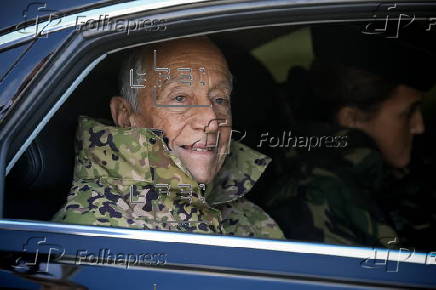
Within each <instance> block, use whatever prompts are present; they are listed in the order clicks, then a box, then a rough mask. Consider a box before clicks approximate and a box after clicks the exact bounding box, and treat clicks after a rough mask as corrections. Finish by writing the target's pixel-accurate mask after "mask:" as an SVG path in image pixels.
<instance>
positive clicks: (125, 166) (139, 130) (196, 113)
mask: <svg viewBox="0 0 436 290" xmlns="http://www.w3.org/2000/svg"><path fill="white" fill-rule="evenodd" d="M138 76H139V77H138ZM120 80H121V87H122V89H121V92H122V95H123V96H122V97H113V98H112V100H111V103H110V108H111V112H112V118H113V121H114V123H115V125H116V126H115V127H113V126H110V125H106V124H103V123H100V122H98V121H96V120H93V119H90V118H87V117H81V118H80V120H79V128H78V133H77V144H76V145H77V146H76V151H77V156H76V166H75V174H74V180H73V186H72V190H71V192H70V194H69V195H68V200H67V203H66V205H65V206H64V208H62V209H61V210H60V211H59V212H58V213H57V214H56V216H55V217H54V220H55V221H58V222H65V223H75V224H88V225H106V226H118V227H129V228H136V229H138V228H139V229H160V230H175V231H186V232H196V233H210V234H226V235H240V236H256V237H266V238H283V234H282V232H281V230H280V229H279V228H278V226H277V225H276V223H275V222H274V221H273V220H272V219H271V218H270V217H269V216H268V215H267V214H266V213H265V212H264V211H263V210H262V209H261V208H259V207H258V206H256V205H254V204H253V203H251V202H249V201H248V200H247V199H245V198H244V195H245V194H246V193H247V192H248V191H249V190H250V189H251V188H252V187H253V185H254V183H255V182H256V180H257V179H258V178H260V176H261V174H262V172H263V171H264V170H265V168H266V166H267V165H268V163H269V162H270V158H268V157H267V156H264V155H262V154H260V153H258V152H255V151H253V150H251V149H250V148H248V147H246V146H244V145H242V144H240V143H237V142H234V141H232V142H230V140H231V120H232V118H231V110H230V93H231V90H232V85H231V74H230V72H229V70H228V67H227V63H226V60H225V58H224V56H223V55H222V53H221V52H220V50H219V49H218V48H217V47H216V46H215V45H214V44H212V43H211V42H210V41H209V40H208V39H207V38H189V39H179V40H173V41H170V42H166V43H163V44H155V45H152V46H148V47H145V48H139V49H136V50H135V51H134V52H133V53H132V55H131V56H130V58H129V60H128V61H127V62H126V63H125V64H124V66H123V68H122V71H121V77H120ZM152 128H153V129H152Z"/></svg>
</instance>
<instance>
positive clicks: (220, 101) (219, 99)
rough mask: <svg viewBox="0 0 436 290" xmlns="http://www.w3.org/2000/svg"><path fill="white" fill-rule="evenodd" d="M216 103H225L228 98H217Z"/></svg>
mask: <svg viewBox="0 0 436 290" xmlns="http://www.w3.org/2000/svg"><path fill="white" fill-rule="evenodd" d="M215 103H217V104H218V105H224V104H226V103H227V99H226V98H215Z"/></svg>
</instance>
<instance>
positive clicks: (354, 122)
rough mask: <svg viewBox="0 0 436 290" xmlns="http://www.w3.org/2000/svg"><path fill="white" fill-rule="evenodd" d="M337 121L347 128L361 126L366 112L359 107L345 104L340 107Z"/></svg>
mask: <svg viewBox="0 0 436 290" xmlns="http://www.w3.org/2000/svg"><path fill="white" fill-rule="evenodd" d="M336 118H337V122H338V123H339V125H341V126H342V127H345V128H361V125H362V124H361V123H362V122H363V120H364V119H365V118H364V113H363V112H362V111H361V110H359V109H358V108H355V107H351V106H345V107H342V108H340V109H339V111H338V113H337V115H336Z"/></svg>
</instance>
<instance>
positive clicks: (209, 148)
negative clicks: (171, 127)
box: [180, 144, 215, 152]
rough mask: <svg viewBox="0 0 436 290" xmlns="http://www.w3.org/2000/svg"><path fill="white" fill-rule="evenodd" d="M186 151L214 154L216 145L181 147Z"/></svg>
mask: <svg viewBox="0 0 436 290" xmlns="http://www.w3.org/2000/svg"><path fill="white" fill-rule="evenodd" d="M180 147H181V148H182V149H184V150H188V151H194V152H212V151H215V145H208V146H206V145H204V144H194V145H181V146H180Z"/></svg>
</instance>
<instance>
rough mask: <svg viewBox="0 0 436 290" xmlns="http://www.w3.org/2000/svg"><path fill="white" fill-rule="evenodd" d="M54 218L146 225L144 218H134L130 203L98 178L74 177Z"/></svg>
mask: <svg viewBox="0 0 436 290" xmlns="http://www.w3.org/2000/svg"><path fill="white" fill-rule="evenodd" d="M52 221H54V222H60V223H70V224H80V225H101V226H112V227H127V228H136V229H144V228H145V221H143V220H142V221H141V220H139V219H135V218H134V213H133V212H132V211H131V210H130V206H129V204H128V203H127V202H126V201H124V199H123V198H122V197H121V196H120V195H119V194H117V193H116V192H112V191H111V190H110V188H108V187H103V186H102V185H101V184H99V183H98V181H90V180H87V181H84V180H74V181H73V186H72V189H71V191H70V193H69V195H68V197H67V202H66V204H65V205H64V207H63V208H62V209H61V210H60V211H59V212H57V213H56V214H55V216H54V217H53V219H52Z"/></svg>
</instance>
